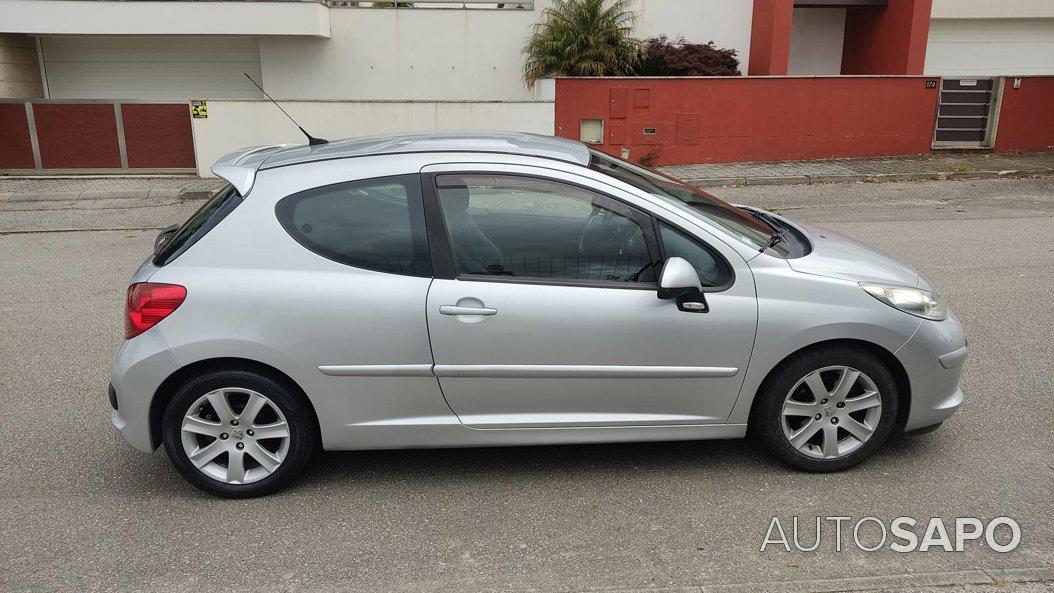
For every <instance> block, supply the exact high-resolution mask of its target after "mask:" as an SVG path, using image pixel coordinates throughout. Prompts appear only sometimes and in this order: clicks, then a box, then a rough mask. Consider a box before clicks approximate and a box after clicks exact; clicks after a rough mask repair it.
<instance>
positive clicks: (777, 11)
mask: <svg viewBox="0 0 1054 593" xmlns="http://www.w3.org/2000/svg"><path fill="white" fill-rule="evenodd" d="M793 19H794V0H754V14H753V20H752V21H751V25H750V62H749V64H748V67H747V73H748V74H750V75H751V76H768V75H773V76H779V75H785V74H787V65H788V64H789V62H790V42H791V23H792V22H793Z"/></svg>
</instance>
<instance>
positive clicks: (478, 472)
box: [303, 439, 770, 488]
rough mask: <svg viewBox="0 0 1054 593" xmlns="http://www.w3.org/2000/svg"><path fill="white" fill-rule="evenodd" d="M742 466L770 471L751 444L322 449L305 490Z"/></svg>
mask: <svg viewBox="0 0 1054 593" xmlns="http://www.w3.org/2000/svg"><path fill="white" fill-rule="evenodd" d="M743 463H747V464H758V465H764V466H768V465H770V462H768V461H767V460H766V458H765V457H764V456H763V455H761V453H760V451H758V449H757V447H756V446H755V445H754V444H753V443H752V442H751V441H749V440H742V439H740V440H727V441H722V440H708V441H672V442H647V443H613V444H575V445H539V446H525V447H479V448H444V449H397V450H380V451H331V452H322V453H320V454H319V455H318V456H317V457H316V458H315V460H314V463H313V464H312V467H311V468H309V470H308V471H306V472H305V474H304V479H303V484H304V485H305V486H306V487H309V488H310V487H311V486H313V485H319V484H321V483H326V482H328V483H332V482H342V481H343V482H347V483H354V482H367V483H368V482H374V481H381V482H383V481H389V480H393V479H397V480H404V481H415V480H420V481H427V482H429V483H433V484H434V483H436V481H439V482H444V481H447V480H450V481H459V482H464V481H466V480H478V481H490V480H501V479H526V480H530V479H532V478H539V479H542V478H544V479H554V478H574V477H580V478H582V479H589V478H590V477H595V476H612V475H614V474H618V475H625V474H626V473H627V472H636V473H638V474H639V475H640V477H646V476H648V475H669V474H671V473H676V472H682V473H683V472H685V471H689V470H694V471H698V469H699V468H700V467H705V468H706V471H707V472H708V473H724V472H731V471H733V470H734V468H735V467H736V466H737V465H741V464H743Z"/></svg>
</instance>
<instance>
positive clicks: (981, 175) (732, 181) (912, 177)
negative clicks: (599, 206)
mask: <svg viewBox="0 0 1054 593" xmlns="http://www.w3.org/2000/svg"><path fill="white" fill-rule="evenodd" d="M1036 175H1054V169H1051V168H1040V169H1013V170H1008V171H924V172H919V173H873V174H858V173H844V174H843V173H829V174H822V175H780V176H757V177H749V176H747V177H696V178H689V179H685V180H684V181H685V182H686V183H688V184H690V185H694V186H696V187H724V186H729V185H814V184H821V183H885V182H893V181H942V180H946V179H951V180H955V181H962V180H967V179H1013V178H1019V177H1033V176H1036Z"/></svg>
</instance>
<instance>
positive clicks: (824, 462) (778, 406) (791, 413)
mask: <svg viewBox="0 0 1054 593" xmlns="http://www.w3.org/2000/svg"><path fill="white" fill-rule="evenodd" d="M818 371H819V372H818ZM855 371H858V372H859V373H860V374H859V375H856V376H855V378H854V375H853V372H855ZM817 372H818V373H817ZM817 377H819V379H820V383H819V384H818V383H817V382H816V378H817ZM843 381H845V383H849V382H850V381H852V384H851V385H849V387H848V392H847V393H842V391H843V390H844V384H845V383H842V382H843ZM840 387H842V389H839V388H840ZM792 390H793V391H792ZM824 391H826V397H824V396H823V395H822V394H823V393H824ZM818 392H819V393H821V396H820V397H816V394H817V393H818ZM874 392H877V393H874ZM898 401H899V396H898V394H897V385H896V381H895V380H894V379H893V375H892V373H890V371H889V368H887V367H886V365H885V364H884V363H883V362H882V360H881V359H880V358H879V357H877V356H876V355H874V354H872V353H871V352H869V351H867V350H865V349H862V348H857V347H852V346H847V345H829V346H819V347H816V348H812V349H809V350H805V351H803V352H801V353H799V354H797V355H795V356H794V357H793V358H791V359H788V360H786V361H784V362H783V363H781V364H780V366H778V367H777V368H776V369H775V370H774V371H773V372H772V373H770V374H769V376H768V377H767V378H766V379H765V381H764V383H762V385H761V388H760V389H759V390H758V395H757V398H756V399H755V401H754V407H753V410H752V412H751V416H750V430H751V432H752V433H753V434H754V435H755V436H756V438H757V439H758V440H759V441H760V442H761V443H762V445H763V447H764V448H765V450H766V451H767V452H768V453H769V455H771V456H772V457H774V458H775V459H777V460H778V461H780V462H783V463H785V464H787V465H789V466H791V467H794V468H797V469H800V470H804V471H808V472H835V471H841V470H845V469H849V468H851V467H853V466H855V465H857V464H859V463H861V462H862V461H864V460H865V459H867V458H868V457H870V456H871V455H872V454H874V452H875V451H876V450H878V448H879V447H881V446H882V445H883V443H885V442H886V440H887V439H888V438H889V435H890V433H892V432H893V427H894V424H895V423H896V418H897V404H898ZM865 406H866V407H865ZM861 427H862V428H861ZM868 429H870V430H871V432H870V434H868V432H867V430H868ZM813 431H815V432H813ZM810 433H811V436H810ZM832 434H834V435H836V436H835V437H834V439H833V440H832V439H831V436H830V435H832ZM792 439H793V441H792ZM831 443H835V444H834V445H831Z"/></svg>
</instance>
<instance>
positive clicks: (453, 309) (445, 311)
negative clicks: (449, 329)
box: [439, 305, 498, 317]
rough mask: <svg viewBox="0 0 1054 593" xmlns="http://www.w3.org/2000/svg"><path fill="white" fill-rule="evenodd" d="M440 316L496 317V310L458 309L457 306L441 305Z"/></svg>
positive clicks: (485, 308) (478, 308)
mask: <svg viewBox="0 0 1054 593" xmlns="http://www.w3.org/2000/svg"><path fill="white" fill-rule="evenodd" d="M439 314H440V315H482V316H483V317H489V316H491V315H497V314H498V310H497V309H489V308H487V307H459V306H457V305H442V306H440V307H439Z"/></svg>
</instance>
